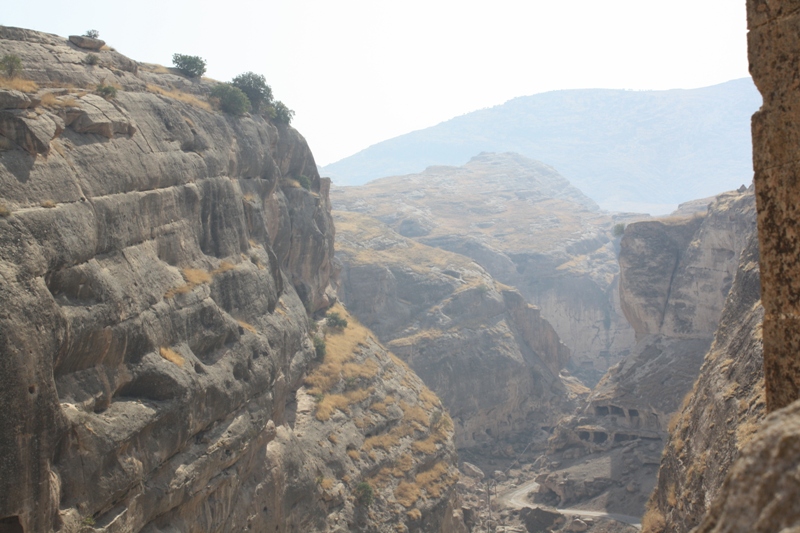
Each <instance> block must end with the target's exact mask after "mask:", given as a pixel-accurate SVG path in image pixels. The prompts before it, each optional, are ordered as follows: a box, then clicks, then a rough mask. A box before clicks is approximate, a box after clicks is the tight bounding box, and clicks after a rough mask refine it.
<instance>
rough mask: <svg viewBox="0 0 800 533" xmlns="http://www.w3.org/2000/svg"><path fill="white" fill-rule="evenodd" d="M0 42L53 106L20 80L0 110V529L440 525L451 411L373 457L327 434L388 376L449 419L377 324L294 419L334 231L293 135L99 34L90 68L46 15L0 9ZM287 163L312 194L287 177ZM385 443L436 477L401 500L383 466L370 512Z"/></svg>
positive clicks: (448, 490) (453, 522)
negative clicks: (113, 93)
mask: <svg viewBox="0 0 800 533" xmlns="http://www.w3.org/2000/svg"><path fill="white" fill-rule="evenodd" d="M4 53H16V54H18V55H20V56H21V57H22V59H23V65H24V70H25V71H24V75H25V76H26V77H28V78H33V79H35V80H37V81H38V82H39V83H41V84H44V83H47V84H48V86H49V88H48V89H47V91H55V93H54V94H55V95H56V96H55V99H56V101H57V102H61V104H63V105H60V104H52V103H51V104H49V105H48V106H47V107H45V106H43V105H40V102H43V101H45V100H42V99H41V98H40V96H41V94H38V95H37V96H36V97H35V98H29V100H30V102H24V101H22V99H20V98H17V97H14V98H11V99H8V98H6V99H5V100H4V101H6V102H11V104H13V105H12V107H24V106H23V104H25V105H27V106H28V108H27V109H12V110H3V111H0V114H2V117H0V141H2V142H0V204H2V205H4V206H5V207H6V208H8V209H9V210H10V211H11V215H10V216H7V217H2V218H0V405H2V407H3V409H2V413H0V422H2V424H1V425H2V428H3V431H0V495H2V496H0V529H3V526H4V525H6V524H18V525H19V526H20V527H21V528H22V529H21V530H23V531H25V532H37V533H46V532H49V531H56V530H58V531H63V532H67V533H70V532H77V531H85V530H86V529H87V528H88V527H89V525H90V524H93V529H92V530H93V531H104V532H108V533H111V532H115V533H116V532H119V533H135V532H139V531H143V532H148V533H155V532H159V531H186V532H189V531H197V532H199V531H219V532H223V531H230V532H234V531H235V532H239V531H248V530H250V531H277V532H281V531H290V530H291V531H342V530H348V531H355V530H358V531H378V530H380V528H382V527H384V526H383V524H390V527H394V526H398V527H399V524H400V523H401V522H403V523H405V522H407V523H408V524H409V525H408V526H407V527H408V529H409V530H411V531H422V530H425V531H439V530H441V531H449V532H454V533H455V532H456V531H458V527H459V523H460V522H459V520H460V519H459V516H458V513H454V511H453V509H454V505H455V504H456V502H455V501H454V499H453V485H454V483H455V477H454V476H455V468H454V463H455V458H454V447H453V443H452V423H449V425H448V426H446V427H445V426H442V425H438V426H437V425H435V424H434V423H433V422H430V423H429V424H428V425H427V426H423V425H422V424H421V422H418V426H419V427H417V426H413V427H411V426H410V427H404V431H405V433H404V434H403V438H402V439H400V442H397V443H395V445H388V444H387V446H386V449H384V450H383V451H381V452H376V453H375V454H373V456H374V457H368V456H366V455H365V456H364V458H363V459H358V458H354V457H351V456H350V455H348V453H347V452H348V451H351V450H357V449H360V447H361V446H363V445H364V444H365V439H366V432H367V430H365V429H364V428H365V427H369V431H371V432H372V434H373V435H381V434H383V433H384V432H386V431H390V430H391V429H392V428H393V427H394V426H395V425H397V424H399V421H398V420H401V419H402V417H400V418H398V417H395V418H390V419H388V420H382V421H381V425H377V427H376V425H375V424H373V425H372V426H369V425H367V424H366V423H364V424H362V425H361V426H358V425H356V423H355V420H356V418H355V416H349V415H351V414H354V415H355V414H361V413H362V412H363V411H366V410H367V409H369V407H370V405H371V404H372V403H374V402H376V401H378V400H379V399H381V398H384V397H385V396H386V395H387V394H389V393H391V394H394V395H395V397H396V398H397V399H398V400H403V402H405V405H406V406H407V409H408V410H413V413H414V414H415V415H416V417H415V419H417V420H418V421H419V420H422V415H418V414H417V411H416V410H417V409H419V410H420V411H422V412H424V413H425V416H431V415H432V412H433V411H435V410H438V411H439V412H440V417H439V420H449V419H446V418H445V417H444V415H442V414H441V406H440V405H439V404H438V399H436V397H435V396H434V395H433V394H431V393H429V392H428V393H427V395H425V397H426V398H427V400H426V403H424V404H423V403H422V400H420V396H422V395H423V392H422V387H423V386H422V384H421V382H420V381H419V379H418V378H417V377H416V376H415V375H414V374H413V372H411V371H410V370H408V369H407V368H406V367H405V366H404V365H403V364H401V363H399V362H396V361H394V360H392V358H391V357H390V356H389V355H388V354H387V353H386V352H385V350H384V349H383V348H382V347H381V346H380V345H379V344H378V343H377V342H375V341H373V340H369V341H365V342H364V345H363V346H361V345H358V346H356V347H349V348H347V349H346V350H344V352H343V353H339V356H340V357H350V358H353V360H354V364H355V363H357V366H358V365H363V366H365V367H367V368H371V369H375V372H374V373H372V374H369V375H365V376H361V378H362V379H360V380H359V379H357V380H355V381H354V382H353V383H350V382H347V386H348V387H354V388H353V390H354V391H356V392H355V393H353V394H355V396H354V397H353V398H354V399H353V401H352V402H351V403H352V406H349V407H345V406H341V409H334V410H333V411H334V412H333V414H331V415H330V416H329V417H328V418H325V417H319V416H315V412H316V411H315V407H314V406H315V401H314V399H313V397H311V396H310V395H309V394H308V392H306V388H307V387H306V385H305V381H304V378H305V376H307V374H308V373H309V372H311V371H315V370H316V369H319V368H322V367H324V365H325V364H326V361H323V362H321V364H320V362H319V361H318V357H317V355H316V353H315V349H314V346H313V344H312V340H311V337H310V335H309V332H308V330H309V313H314V312H316V311H320V310H322V309H325V308H326V307H328V306H329V305H331V303H333V302H332V297H331V292H330V287H329V279H330V276H331V273H332V259H333V238H334V232H333V222H332V219H331V215H330V203H329V201H328V188H329V185H330V183H329V181H328V180H321V179H320V178H319V176H318V174H317V173H316V167H315V164H314V159H313V156H312V155H311V152H310V150H309V149H308V146H307V145H306V143H305V141H304V139H303V138H302V137H301V136H300V134H299V133H297V132H296V131H295V130H293V129H292V128H290V127H287V126H283V125H274V124H272V123H271V122H269V121H268V120H266V119H264V118H262V117H259V116H244V117H231V116H227V115H224V114H222V113H219V112H214V111H212V110H210V108H204V107H202V106H198V105H190V104H187V103H184V102H181V101H178V100H175V99H172V98H169V97H166V96H161V95H158V94H155V93H154V92H153V91H150V92H145V91H144V89H145V87H146V86H147V85H148V84H160V85H159V86H160V87H161V88H162V89H165V88H168V87H169V86H170V85H173V82H174V83H175V84H176V85H177V86H181V87H184V88H187V89H190V90H191V91H193V94H194V95H196V96H202V94H204V91H207V90H208V88H209V87H208V86H207V85H205V82H202V81H195V82H188V81H187V80H184V79H182V78H180V77H179V76H174V75H171V74H161V75H158V74H155V73H152V72H147V71H145V70H141V71H138V70H137V68H136V64H135V62H132V61H130V60H129V59H127V58H124V57H123V56H121V55H119V54H115V53H113V52H109V51H104V50H101V51H99V52H98V53H99V54H100V55H101V56H102V65H103V66H102V67H88V66H86V65H85V64H84V63H83V59H84V56H85V52H81V51H79V50H77V49H76V47H74V46H72V45H70V44H68V43H67V41H66V40H65V39H63V38H60V37H57V36H54V35H48V34H43V33H38V32H32V31H29V30H21V29H18V28H6V27H0V55H2V54H4ZM107 76H111V77H113V79H114V80H116V81H117V82H118V83H119V84H120V85H121V87H122V88H121V89H120V91H119V93H118V95H117V97H116V98H115V99H113V100H110V101H107V100H104V99H102V98H100V97H99V96H96V95H93V94H90V93H89V92H88V91H86V90H80V89H76V88H75V87H76V86H77V87H87V88H88V89H89V90H91V89H92V88H93V87H94V86H96V84H97V83H100V82H103V80H104V79H106V77H107ZM160 76H162V77H160ZM62 83H63V84H64V85H65V86H66V87H61V88H58V87H59V85H60V84H62ZM67 87H69V88H67ZM12 96H13V95H12ZM19 102H22V103H19ZM45 122H46V123H47V124H50V123H52V124H54V125H56V126H55V127H50V128H49V129H48V128H44V127H41V128H40V127H39V126H40V125H42V124H44V123H45ZM40 123H42V124H40ZM26 128H27V129H26ZM301 174H302V175H305V176H308V177H310V179H311V190H305V189H302V188H296V187H295V186H293V182H292V181H290V180H288V179H287V178H293V177H297V176H299V175H301ZM356 351H357V352H358V353H356ZM330 379H331V390H332V391H334V392H336V393H341V394H346V393H347V391H345V390H344V387H345V381H344V377H343V376H341V375H339V374H336V375H333V376H331V378H330ZM334 387H338V389H335V388H334ZM348 390H349V389H348ZM298 398H305V399H304V400H303V401H302V402H301V401H300V400H298ZM300 403H302V405H303V407H302V408H297V405H298V404H300ZM298 426H302V430H299V431H298ZM434 430H436V432H437V439H436V440H435V442H433V443H430V442H427V443H426V446H425V449H424V450H423V452H419V453H416V450H415V449H414V448H412V446H413V445H414V443H415V442H417V440H420V439H421V440H425V439H427V438H428V436H430V434H431V433H432V432H433V431H434ZM334 433H336V434H337V435H339V436H340V438H338V439H337V438H336V437H334V438H333V439H330V438H329V435H333V434H334ZM414 437H416V439H415V438H414ZM321 442H329V443H330V444H331V446H330V447H328V448H323V447H321V446H320V443H321ZM337 443H338V444H337ZM334 445H336V446H334ZM412 450H414V451H415V453H416V454H415V455H413V456H412V455H411V451H412ZM404 453H406V454H408V455H409V458H408V459H406V460H404V462H403V464H404V467H405V468H406V469H405V470H403V475H408V476H412V479H414V476H417V475H423V477H425V479H428V478H431V477H433V478H435V479H436V480H437V483H436V485H435V488H429V490H428V492H425V491H424V490H423V492H422V493H421V496H420V498H419V500H418V502H416V503H415V504H414V505H415V509H417V510H418V511H419V512H418V513H414V514H413V515H411V516H410V515H408V514H407V513H405V512H402V513H391V515H390V513H389V511H388V510H387V509H389V507H390V506H393V505H396V504H395V502H394V500H395V498H394V496H393V493H392V485H391V483H384V485H379V484H378V483H377V482H375V483H374V486H375V488H376V502H377V503H376V506H375V507H373V508H372V511H374V513H373V516H370V515H369V513H367V512H366V510H365V509H364V507H363V506H359V505H357V504H356V503H354V502H355V499H354V497H353V489H354V487H355V486H356V484H357V483H358V482H360V481H362V480H367V479H370V480H371V479H372V476H374V475H376V473H378V472H380V471H381V469H382V468H390V467H393V462H394V461H397V460H398V459H399V455H400V454H404ZM435 465H438V466H437V470H435V471H434V474H437V475H438V474H440V475H439V477H436V476H433V474H430V475H427V474H426V472H428V471H429V470H430V469H431V468H432V467H433V466H435ZM320 476H323V477H325V478H326V479H327V478H329V481H326V482H325V483H324V484H323V483H321V481H320ZM426 476H427V477H426ZM397 477H398V478H402V475H399V474H398V476H397ZM334 480H335V481H336V482H335V483H334V482H333V481H334ZM392 482H394V483H396V480H395V479H394V478H392ZM392 509H394V507H392ZM372 511H371V512H372Z"/></svg>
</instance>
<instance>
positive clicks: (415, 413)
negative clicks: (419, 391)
mask: <svg viewBox="0 0 800 533" xmlns="http://www.w3.org/2000/svg"><path fill="white" fill-rule="evenodd" d="M400 409H402V410H403V419H404V420H406V421H408V422H417V423H419V424H421V425H422V426H424V427H428V425H430V418H428V415H427V414H426V413H425V411H424V410H423V409H422V408H421V407H420V406H418V405H409V404H407V403H406V402H400Z"/></svg>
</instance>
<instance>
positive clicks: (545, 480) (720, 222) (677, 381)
mask: <svg viewBox="0 0 800 533" xmlns="http://www.w3.org/2000/svg"><path fill="white" fill-rule="evenodd" d="M754 203H755V202H754V198H753V193H752V191H747V190H745V191H743V192H731V193H725V194H722V195H720V196H718V197H716V199H714V201H713V202H712V203H711V205H710V207H709V208H708V210H707V213H703V212H701V211H700V212H696V213H694V214H690V215H688V216H673V217H669V218H665V219H656V220H650V221H642V222H636V223H632V224H630V225H628V226H627V228H626V229H625V235H624V237H623V239H622V243H621V251H620V268H621V275H620V283H621V285H620V298H621V302H622V308H623V309H624V310H625V312H626V315H627V316H628V317H629V319H630V321H631V324H632V325H633V326H634V329H635V331H636V336H637V339H638V341H637V343H636V346H635V347H634V350H633V352H632V354H631V355H630V356H629V357H628V358H626V359H625V360H624V361H622V362H621V363H619V364H617V365H616V366H614V367H612V368H611V369H610V370H609V371H608V372H607V373H606V375H605V376H604V377H603V378H602V380H601V381H600V383H598V384H597V386H595V388H594V389H593V391H592V393H591V395H590V396H589V399H588V401H587V403H586V406H585V408H584V409H583V410H582V413H580V414H579V415H576V416H572V417H567V418H564V419H563V420H561V421H560V423H559V424H558V425H557V426H556V428H555V429H554V432H553V436H552V437H551V439H550V442H549V447H548V453H547V455H546V456H545V457H543V458H542V459H541V461H540V469H541V471H542V472H541V474H540V475H539V477H538V478H537V481H539V484H540V487H539V490H538V495H537V498H538V500H539V501H542V502H545V503H551V504H552V503H557V504H560V505H567V504H574V503H576V502H577V501H583V502H584V503H585V502H587V501H588V502H591V503H592V504H593V505H598V504H601V505H602V506H603V507H604V508H605V509H607V510H609V511H613V512H616V513H621V514H626V515H632V516H641V515H642V514H643V512H644V510H645V503H646V502H647V498H648V496H649V494H650V492H651V491H652V489H653V487H654V486H655V482H656V472H657V470H658V466H659V462H660V453H661V450H662V448H663V443H664V441H665V440H666V435H667V430H668V423H669V420H670V417H671V415H672V413H674V412H675V411H677V410H678V409H679V407H680V402H681V399H682V398H683V397H684V396H685V395H686V394H687V392H689V391H690V390H691V386H692V383H693V382H694V380H695V379H696V378H697V374H698V372H699V369H700V365H701V363H702V361H703V357H704V355H705V353H706V352H707V350H708V348H709V346H710V344H711V342H712V336H713V334H714V331H715V329H716V327H717V326H716V324H717V323H718V322H719V320H720V315H721V313H722V307H723V303H724V302H725V295H727V294H728V292H729V291H730V289H731V285H732V283H733V280H734V276H735V274H736V268H737V264H738V257H739V256H740V254H741V252H742V249H743V248H744V247H745V245H746V239H747V236H748V235H750V236H752V235H753V234H754V232H755V206H754ZM748 257H750V256H748ZM752 261H753V259H752V257H750V263H748V264H749V265H750V266H751V267H752ZM755 279H756V283H757V279H758V278H757V274H756V278H755ZM757 299H758V298H757V297H756V300H757ZM748 308H749V307H748ZM720 342H721V341H720ZM727 364H728V365H730V361H728V363H727ZM730 388H731V387H728V388H727V389H730ZM729 394H733V393H730V391H729ZM737 394H738V393H737ZM748 405H749V404H748ZM698 457H699V454H698ZM700 460H702V459H698V461H700ZM694 468H695V469H697V468H698V467H697V466H695V467H694ZM681 474H685V472H684V471H683V470H680V471H679V472H676V473H675V476H678V475H681Z"/></svg>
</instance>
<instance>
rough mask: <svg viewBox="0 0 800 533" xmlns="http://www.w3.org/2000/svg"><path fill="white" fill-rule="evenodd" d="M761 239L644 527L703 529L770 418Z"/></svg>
mask: <svg viewBox="0 0 800 533" xmlns="http://www.w3.org/2000/svg"><path fill="white" fill-rule="evenodd" d="M763 316H764V310H763V308H762V306H761V300H760V279H759V270H758V240H757V238H756V235H755V233H751V240H750V242H749V243H748V246H747V247H746V249H745V251H744V253H742V257H741V259H740V261H739V269H738V272H737V274H736V278H735V280H734V284H733V288H732V289H731V292H730V294H729V295H728V300H727V302H726V305H725V310H724V312H723V315H722V319H721V320H720V327H719V329H718V330H717V334H716V336H715V338H714V344H713V345H712V347H711V350H710V351H709V352H708V354H707V355H706V357H705V360H704V362H703V366H702V368H701V370H700V377H699V378H698V380H697V382H696V383H695V384H694V388H693V390H692V392H691V394H690V395H689V396H687V397H686V399H685V401H684V405H683V406H682V410H681V412H680V415H679V416H678V418H676V419H675V420H674V421H673V422H672V424H671V426H670V437H669V440H668V442H667V445H666V449H665V452H664V456H663V457H662V460H661V467H660V471H659V476H658V487H657V489H656V492H655V493H654V494H653V496H652V498H651V502H650V503H649V505H648V507H649V510H648V514H647V517H646V520H645V523H646V525H647V527H648V529H647V530H648V531H671V532H676V533H683V532H688V531H691V530H692V528H694V527H696V526H697V525H699V523H700V521H701V520H702V518H703V516H704V515H705V513H706V512H707V511H708V508H709V505H710V503H711V502H712V501H714V499H715V497H716V496H717V494H718V493H719V491H720V488H721V487H722V483H723V481H724V479H725V476H726V475H727V473H728V470H729V469H730V467H731V465H732V464H733V461H734V460H735V459H736V458H737V457H738V456H739V453H740V451H741V449H742V447H743V446H744V445H745V444H746V443H747V442H748V441H749V440H750V439H751V438H752V437H753V433H754V432H755V431H756V429H757V428H758V424H759V422H760V421H761V419H762V418H763V416H764V414H765V409H764V405H765V402H764V372H763V356H762V350H763V348H762V339H761V333H762V332H761V326H762V320H763Z"/></svg>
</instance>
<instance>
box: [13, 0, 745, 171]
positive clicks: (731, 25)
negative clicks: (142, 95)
mask: <svg viewBox="0 0 800 533" xmlns="http://www.w3.org/2000/svg"><path fill="white" fill-rule="evenodd" d="M3 4H4V5H3V7H2V9H1V10H0V24H3V25H9V26H22V27H27V28H32V29H37V30H41V31H47V32H51V33H57V34H59V35H63V36H67V35H69V34H75V33H78V34H80V33H83V32H85V31H86V30H88V29H97V30H98V31H99V32H100V37H101V38H103V39H105V40H106V41H107V42H108V44H109V45H110V46H113V47H115V48H116V49H117V50H118V51H120V52H122V53H123V54H126V55H128V56H129V57H131V58H133V59H136V60H138V61H146V62H152V63H160V64H163V65H170V64H171V61H172V54H173V53H175V52H180V53H185V54H191V55H199V56H201V57H203V58H205V59H206V60H207V61H208V73H207V75H209V76H210V77H212V78H215V79H219V80H229V79H230V78H232V77H233V76H235V75H237V74H240V73H242V72H246V71H249V70H252V71H255V72H258V73H261V74H264V75H265V76H266V78H267V82H268V83H269V84H270V85H271V86H272V89H273V92H274V94H275V96H276V97H277V98H278V99H280V100H283V101H284V102H285V103H286V104H287V105H288V106H289V107H290V108H292V109H294V110H295V111H296V116H295V121H294V125H295V127H297V129H299V130H300V132H301V133H303V134H304V135H305V136H306V138H307V139H308V141H309V143H310V145H311V149H312V150H313V152H314V154H315V156H316V159H317V163H319V164H322V165H324V164H327V163H332V162H334V161H336V160H338V159H341V158H343V157H346V156H348V155H351V154H353V153H355V152H357V151H359V150H361V149H363V148H366V147H367V146H369V145H371V144H374V143H376V142H379V141H381V140H384V139H387V138H390V137H394V136H396V135H400V134H402V133H406V132H408V131H412V130H415V129H421V128H425V127H428V126H431V125H434V124H437V123H439V122H441V121H443V120H446V119H448V118H452V117H454V116H457V115H461V114H464V113H467V112H469V111H473V110H476V109H480V108H483V107H491V106H493V105H497V104H501V103H503V102H505V101H506V100H509V99H510V98H513V97H515V96H523V95H529V94H535V93H539V92H543V91H549V90H554V89H573V88H589V87H591V88H623V89H670V88H692V87H702V86H706V85H712V84H715V83H720V82H723V81H727V80H730V79H734V78H741V77H744V76H747V75H748V72H747V57H746V50H747V46H746V24H745V4H744V0H604V1H601V0H571V1H570V0H546V1H545V0H517V1H508V0H494V1H492V2H475V1H469V0H459V1H450V0H427V1H417V0H404V1H384V0H280V1H278V0H267V1H261V2H255V1H244V0H224V1H219V0H218V1H215V2H211V1H207V0H194V1H191V2H189V1H183V0H180V1H169V0H160V1H153V0H143V1H137V2H114V1H112V0H103V1H81V0H73V1H70V2H65V1H64V0H37V1H36V2H23V1H21V0H3Z"/></svg>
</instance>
